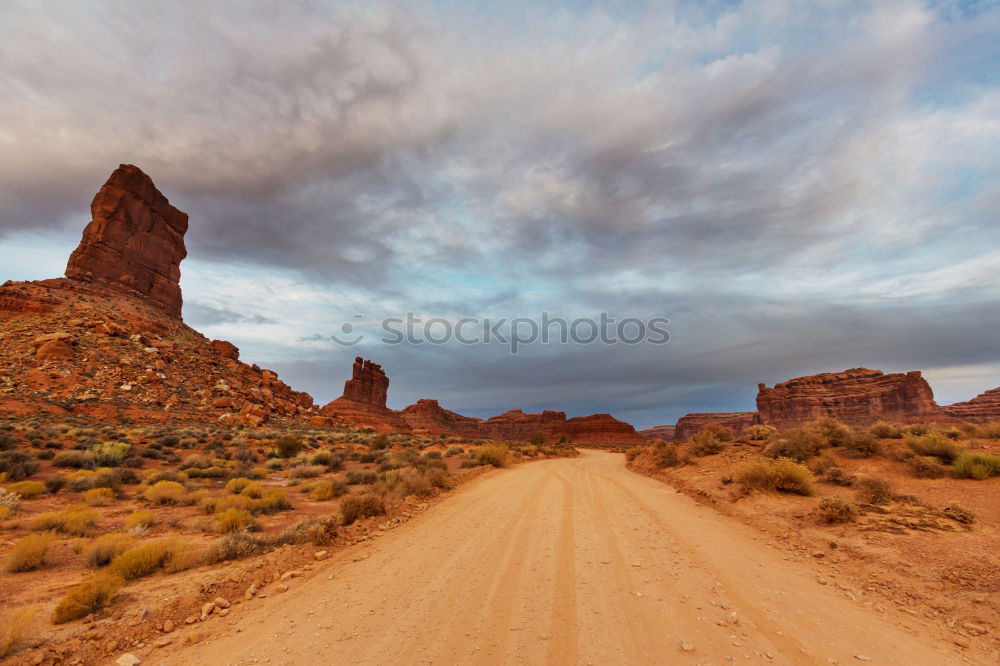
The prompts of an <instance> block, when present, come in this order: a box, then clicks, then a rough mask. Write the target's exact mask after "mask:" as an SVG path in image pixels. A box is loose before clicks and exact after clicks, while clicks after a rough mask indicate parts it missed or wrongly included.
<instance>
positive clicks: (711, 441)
mask: <svg viewBox="0 0 1000 666" xmlns="http://www.w3.org/2000/svg"><path fill="white" fill-rule="evenodd" d="M732 441H733V431H732V430H731V429H730V428H726V427H724V426H721V425H719V424H718V423H709V424H708V425H706V426H705V427H704V428H702V429H701V430H699V431H698V432H697V433H696V434H695V435H694V437H692V438H691V455H695V456H698V457H703V456H710V455H714V454H716V453H722V451H723V450H724V449H725V448H726V447H727V446H729V443H730V442H732Z"/></svg>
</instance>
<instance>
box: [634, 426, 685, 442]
mask: <svg viewBox="0 0 1000 666" xmlns="http://www.w3.org/2000/svg"><path fill="white" fill-rule="evenodd" d="M676 432H677V426H675V425H658V426H653V427H652V428H646V429H645V430H640V431H639V434H640V435H642V436H643V437H645V438H646V439H662V440H663V441H665V442H672V441H674V435H675V434H676Z"/></svg>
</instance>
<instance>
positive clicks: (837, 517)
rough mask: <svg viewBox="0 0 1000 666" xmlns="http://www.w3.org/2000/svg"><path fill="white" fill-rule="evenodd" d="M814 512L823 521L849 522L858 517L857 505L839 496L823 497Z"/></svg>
mask: <svg viewBox="0 0 1000 666" xmlns="http://www.w3.org/2000/svg"><path fill="white" fill-rule="evenodd" d="M816 513H817V514H818V516H819V520H820V522H823V523H850V522H854V521H855V520H857V518H858V505H857V504H854V503H852V502H848V501H847V500H844V499H841V498H839V497H824V498H823V499H821V500H820V501H819V507H818V508H817V509H816Z"/></svg>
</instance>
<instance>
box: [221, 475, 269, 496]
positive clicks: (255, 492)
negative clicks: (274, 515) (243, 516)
mask: <svg viewBox="0 0 1000 666" xmlns="http://www.w3.org/2000/svg"><path fill="white" fill-rule="evenodd" d="M226 492H229V493H233V494H236V495H245V496H246V497H251V498H254V499H258V498H260V496H261V495H263V494H264V486H262V485H261V484H260V483H259V482H257V481H251V480H250V479H248V478H246V477H243V476H240V477H237V478H235V479H230V481H229V483H227V484H226Z"/></svg>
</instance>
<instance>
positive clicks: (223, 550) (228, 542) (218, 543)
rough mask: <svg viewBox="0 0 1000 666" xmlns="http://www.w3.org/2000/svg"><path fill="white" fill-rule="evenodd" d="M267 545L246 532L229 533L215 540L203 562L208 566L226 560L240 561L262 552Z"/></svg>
mask: <svg viewBox="0 0 1000 666" xmlns="http://www.w3.org/2000/svg"><path fill="white" fill-rule="evenodd" d="M266 547H267V544H266V543H265V541H264V540H263V539H260V538H258V537H255V536H252V535H250V534H247V533H246V532H230V533H229V534H226V535H225V536H223V537H221V538H219V539H216V540H215V541H213V542H212V543H211V544H210V545H209V546H208V550H207V551H206V553H205V561H206V562H207V563H209V564H216V563H218V562H225V561H227V560H241V559H243V558H246V557H250V556H251V555H256V554H257V553H259V552H261V551H263V550H264V549H265V548H266Z"/></svg>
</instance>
